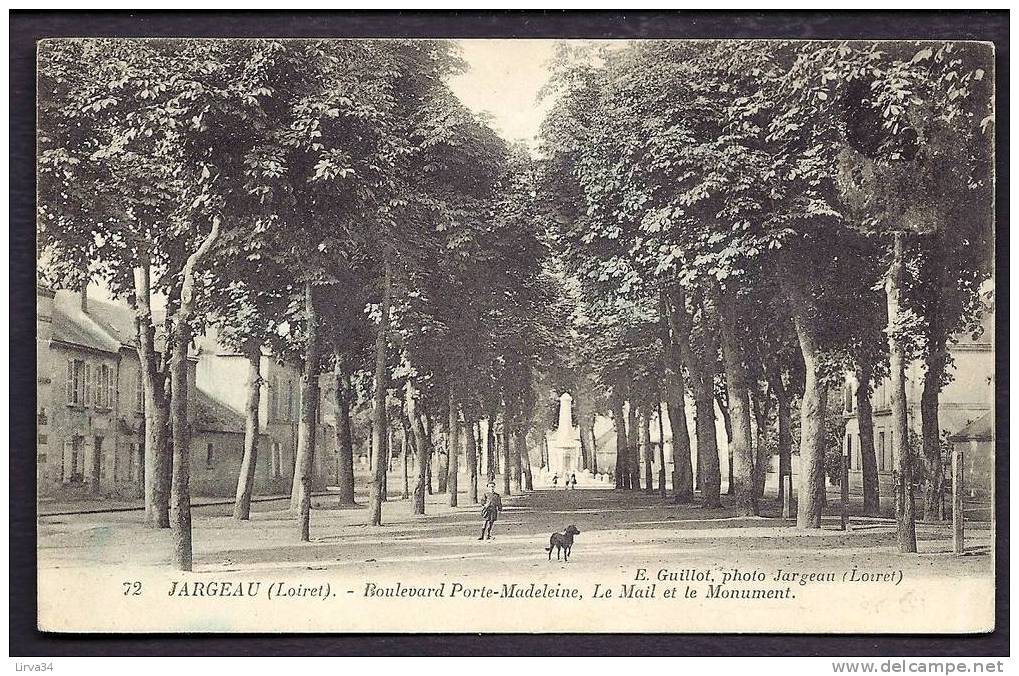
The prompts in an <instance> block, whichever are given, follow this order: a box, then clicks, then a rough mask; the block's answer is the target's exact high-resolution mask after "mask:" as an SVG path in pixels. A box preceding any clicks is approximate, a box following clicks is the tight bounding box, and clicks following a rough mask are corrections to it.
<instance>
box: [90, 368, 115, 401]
mask: <svg viewBox="0 0 1019 676" xmlns="http://www.w3.org/2000/svg"><path fill="white" fill-rule="evenodd" d="M92 378H93V382H92V387H93V390H94V392H93V396H92V401H93V403H94V404H95V407H96V408H113V402H114V398H115V395H114V392H113V369H112V368H110V366H109V365H107V364H100V365H97V366H96V367H95V369H94V371H93V373H92Z"/></svg>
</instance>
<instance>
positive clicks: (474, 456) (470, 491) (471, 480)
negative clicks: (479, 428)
mask: <svg viewBox="0 0 1019 676" xmlns="http://www.w3.org/2000/svg"><path fill="white" fill-rule="evenodd" d="M460 419H461V423H465V424H466V427H465V428H464V432H465V433H466V435H467V437H466V439H467V474H468V480H467V499H468V500H470V501H471V504H472V505H476V504H478V440H477V437H475V436H474V421H473V420H470V421H468V420H467V419H466V418H465V417H464V415H463V413H462V412H461V413H460Z"/></svg>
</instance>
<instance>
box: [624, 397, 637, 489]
mask: <svg viewBox="0 0 1019 676" xmlns="http://www.w3.org/2000/svg"><path fill="white" fill-rule="evenodd" d="M626 440H627V443H626V445H627V450H628V451H629V452H628V453H627V454H626V455H627V468H628V469H629V470H630V472H629V476H630V479H629V484H628V485H627V488H629V489H630V490H632V491H639V490H640V426H639V425H638V424H637V406H636V405H634V403H633V402H632V401H631V402H630V407H629V410H628V412H627V414H626Z"/></svg>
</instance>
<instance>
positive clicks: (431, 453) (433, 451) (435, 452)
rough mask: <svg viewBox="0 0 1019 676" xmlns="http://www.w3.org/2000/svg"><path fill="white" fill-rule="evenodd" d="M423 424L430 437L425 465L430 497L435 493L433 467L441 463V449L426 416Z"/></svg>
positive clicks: (423, 418)
mask: <svg viewBox="0 0 1019 676" xmlns="http://www.w3.org/2000/svg"><path fill="white" fill-rule="evenodd" d="M421 424H422V426H424V429H425V434H426V435H427V436H428V449H429V450H428V462H426V463H425V473H426V474H427V475H428V480H427V481H426V482H425V488H426V489H427V491H428V495H432V494H434V493H435V488H434V486H435V483H434V481H433V476H432V475H433V474H434V472H433V471H432V465H433V464H434V463H437V462H438V461H439V449H438V446H437V444H436V443H435V436H434V429H433V427H432V420H431V419H430V418H429V417H428V416H427V415H424V414H421Z"/></svg>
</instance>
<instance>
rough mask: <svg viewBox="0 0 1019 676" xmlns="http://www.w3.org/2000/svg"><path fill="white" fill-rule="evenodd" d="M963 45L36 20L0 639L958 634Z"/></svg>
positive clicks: (991, 130) (971, 202) (979, 336)
mask: <svg viewBox="0 0 1019 676" xmlns="http://www.w3.org/2000/svg"><path fill="white" fill-rule="evenodd" d="M266 32H267V34H268V33H270V31H268V30H267V31H266ZM995 49H996V46H995V45H994V44H992V43H990V42H983V41H978V40H968V39H959V40H947V39H936V40H934V39H926V38H923V37H922V36H918V37H917V39H894V40H871V39H866V40H862V39H839V40H835V39H777V38H736V37H733V38H726V39H720V38H710V39H687V38H681V39H659V38H625V39H595V38H591V39H586V38H584V39H580V38H569V39H567V38H565V37H563V38H515V39H508V38H463V37H458V36H456V35H455V34H454V35H452V36H451V37H449V38H444V37H431V38H418V37H413V38H411V37H395V36H394V37H371V38H350V37H344V38H340V37H337V38H327V37H294V36H290V37H285V38H284V37H271V36H267V37H216V38H210V37H202V38H199V37H186V36H184V37H151V36H145V35H144V34H140V35H139V36H138V37H80V36H77V35H67V36H65V37H47V38H46V39H42V40H39V41H38V42H37V43H36V66H35V67H36V71H35V75H36V100H35V104H34V105H35V114H36V135H35V141H36V155H35V163H36V164H35V166H36V175H35V180H36V207H35V224H34V228H35V232H34V234H35V238H36V286H35V311H36V318H35V331H36V340H35V349H36V359H35V368H36V380H35V400H36V406H35V438H36V456H35V463H36V464H35V481H36V485H35V489H36V495H37V500H36V510H37V512H36V535H35V536H36V556H37V570H36V572H35V575H36V580H37V585H38V591H37V601H38V609H37V613H38V614H37V625H38V629H39V630H40V631H42V632H47V633H56V634H62V633H73V634H82V633H88V634H91V633H98V634H124V633H128V634H136V635H137V634H149V633H160V634H166V633H170V634H176V633H195V634H202V633H212V634H233V633H251V632H259V633H265V634H275V633H292V634H302V633H326V634H332V633H336V634H345V633H363V634H377V633H395V634H415V633H420V632H442V633H451V634H477V633H479V632H480V633H492V632H499V633H508V634H514V633H539V634H542V633H561V632H570V633H578V634H585V633H598V632H611V633H631V632H636V633H647V632H653V633H664V634H676V633H717V632H734V633H766V634H803V633H809V634H829V633H852V634H863V635H887V634H917V635H939V634H955V635H974V634H984V633H987V632H991V631H993V630H994V629H995V617H996V615H995V609H996V601H995V582H996V566H995V552H996V534H997V531H996V528H997V527H998V524H997V521H996V516H995V514H996V510H995V506H996V490H995V484H996V467H997V462H1000V460H996V451H995V449H996V437H997V434H996V429H997V428H996V424H995V408H996V407H995V402H996V392H997V388H996V367H995V364H996V348H997V345H996V338H995V333H996V332H995V327H996V322H997V321H999V320H1000V318H998V317H997V316H996V289H995V280H996V270H995V252H996V247H995V242H996V215H997V214H996V206H995V189H996V170H995V134H996V133H997V129H998V125H999V120H998V118H997V115H996V98H995V97H996V91H995V82H996V80H995V75H996V74H995V56H996V52H995ZM998 227H1000V226H998ZM1004 227H1007V224H1006V225H1005V226H1004ZM1006 313H1007V310H1006ZM1006 316H1007V314H1006ZM19 349H20V346H18V345H15V344H13V343H12V351H13V352H12V356H13V355H14V354H15V353H17V352H18V350H19ZM1006 382H1007V376H1006ZM1001 452H1002V453H1006V452H1007V448H1003V449H1002V451H1001ZM99 609H101V610H99Z"/></svg>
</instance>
